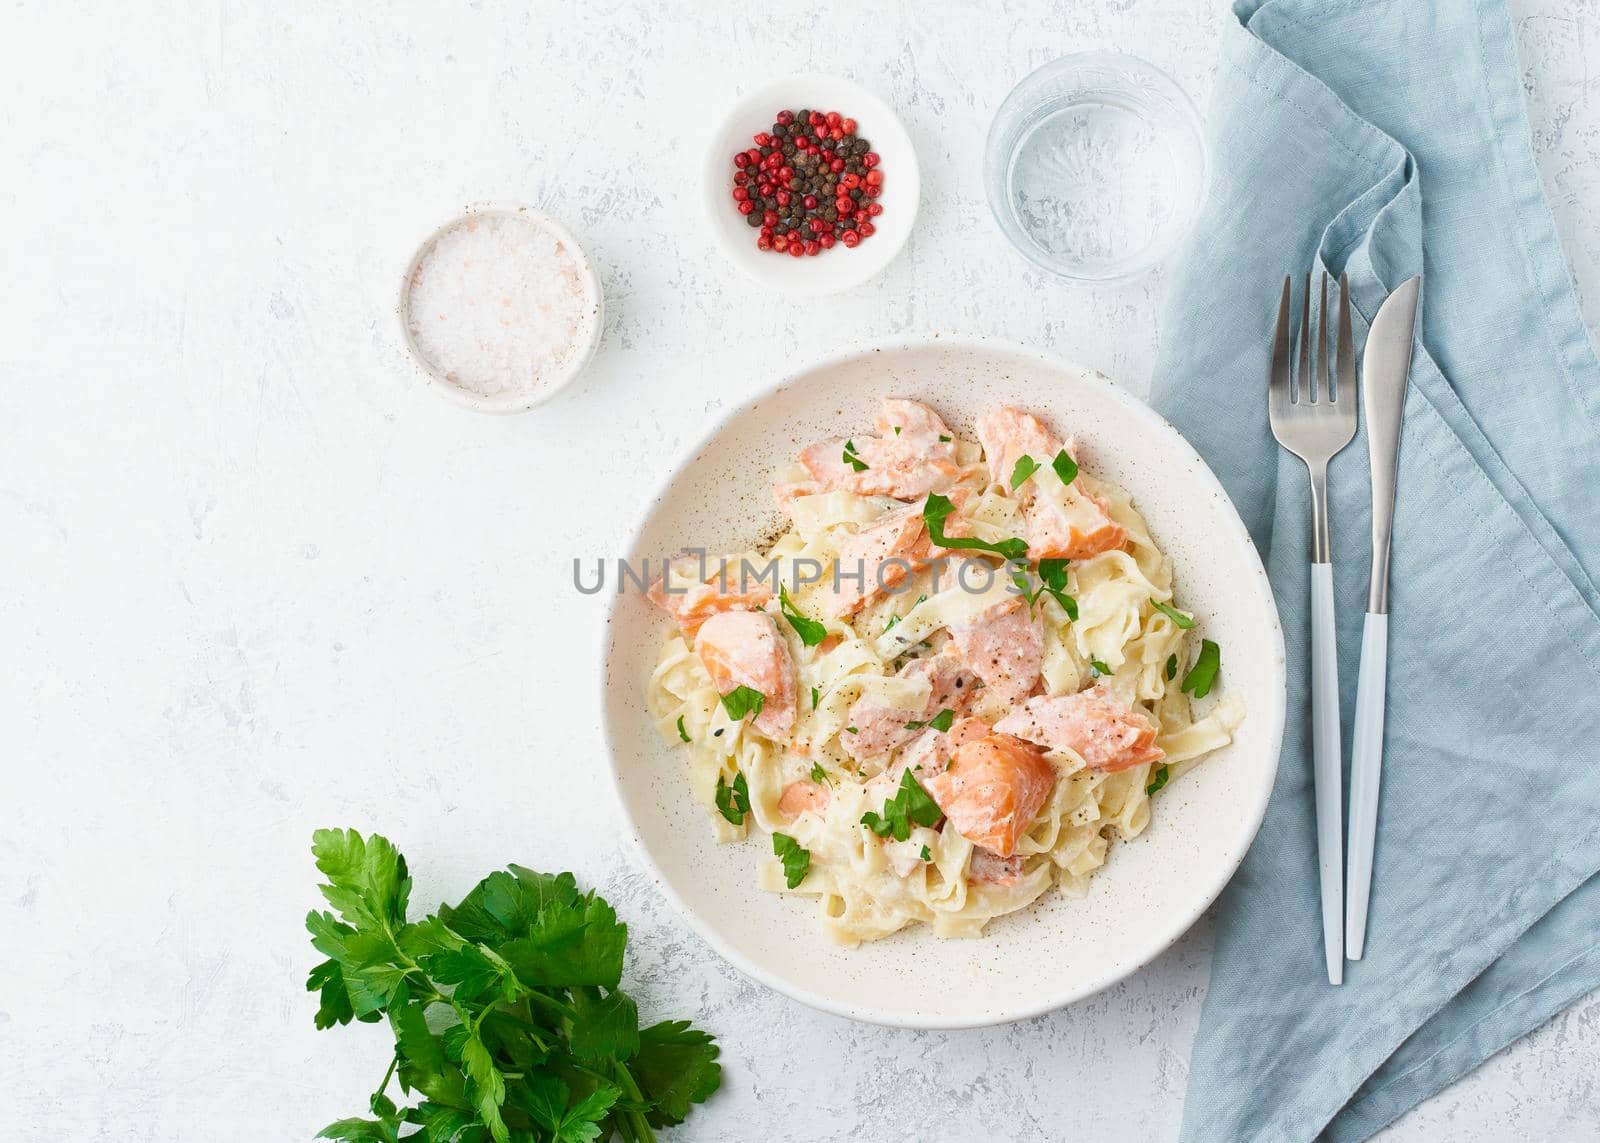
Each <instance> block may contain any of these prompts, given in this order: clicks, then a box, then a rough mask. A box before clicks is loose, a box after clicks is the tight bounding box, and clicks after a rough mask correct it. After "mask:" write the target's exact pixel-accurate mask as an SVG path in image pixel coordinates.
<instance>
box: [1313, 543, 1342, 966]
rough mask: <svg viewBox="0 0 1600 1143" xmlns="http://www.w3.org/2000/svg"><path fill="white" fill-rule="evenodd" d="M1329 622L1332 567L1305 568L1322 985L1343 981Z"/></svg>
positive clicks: (1335, 708)
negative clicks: (1308, 578)
mask: <svg viewBox="0 0 1600 1143" xmlns="http://www.w3.org/2000/svg"><path fill="white" fill-rule="evenodd" d="M1334 630H1335V628H1334V622H1333V565H1332V564H1316V563H1314V564H1312V565H1311V779H1312V783H1313V786H1314V789H1315V794H1316V804H1317V868H1318V873H1319V875H1320V881H1321V884H1322V946H1323V953H1324V954H1325V955H1326V957H1327V961H1328V983H1329V984H1340V983H1342V982H1343V981H1344V929H1343V925H1344V907H1343V902H1342V901H1341V899H1340V897H1341V893H1340V890H1341V886H1342V882H1343V879H1344V855H1343V854H1342V853H1341V852H1340V849H1341V844H1342V842H1343V840H1344V807H1343V804H1342V793H1341V788H1342V786H1343V782H1342V781H1341V779H1342V778H1343V777H1344V765H1343V762H1342V760H1341V755H1340V751H1339V660H1338V645H1337V643H1336V642H1335V637H1334Z"/></svg>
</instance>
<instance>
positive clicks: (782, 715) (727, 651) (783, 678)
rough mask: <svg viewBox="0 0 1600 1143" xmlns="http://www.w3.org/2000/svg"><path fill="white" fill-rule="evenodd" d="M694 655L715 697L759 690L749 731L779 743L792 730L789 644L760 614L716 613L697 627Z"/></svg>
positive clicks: (792, 708)
mask: <svg viewBox="0 0 1600 1143" xmlns="http://www.w3.org/2000/svg"><path fill="white" fill-rule="evenodd" d="M694 649H695V653H696V654H697V655H699V656H700V661H701V662H702V663H704V664H705V668H706V673H708V674H709V675H710V676H711V681H712V683H713V684H714V685H715V686H716V688H717V693H718V694H721V695H726V694H728V693H730V692H731V691H733V690H735V689H736V688H738V687H749V688H751V689H752V690H757V691H760V692H761V696H762V704H761V713H760V714H758V715H756V716H755V728H756V729H757V730H759V731H760V732H761V733H762V734H765V735H766V736H767V737H768V738H771V739H775V740H777V741H782V740H784V739H786V738H788V736H789V732H790V731H791V730H793V729H794V720H795V675H794V663H793V662H792V661H791V660H790V658H789V645H788V644H787V643H785V642H784V640H783V636H781V635H779V634H778V629H777V627H776V626H775V625H774V624H773V621H772V616H770V615H768V614H767V613H766V612H765V611H721V612H718V613H717V614H715V615H713V616H711V617H710V618H709V619H707V620H706V621H705V622H704V623H702V624H701V625H700V633H699V634H698V635H696V636H695V640H694Z"/></svg>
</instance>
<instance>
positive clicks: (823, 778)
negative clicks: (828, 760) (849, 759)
mask: <svg viewBox="0 0 1600 1143" xmlns="http://www.w3.org/2000/svg"><path fill="white" fill-rule="evenodd" d="M811 780H812V781H813V782H815V783H816V784H817V785H819V786H831V785H833V779H832V778H830V777H828V772H827V771H826V770H824V769H823V768H822V763H821V762H813V763H811Z"/></svg>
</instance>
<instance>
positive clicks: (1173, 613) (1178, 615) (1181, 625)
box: [1150, 599, 1194, 631]
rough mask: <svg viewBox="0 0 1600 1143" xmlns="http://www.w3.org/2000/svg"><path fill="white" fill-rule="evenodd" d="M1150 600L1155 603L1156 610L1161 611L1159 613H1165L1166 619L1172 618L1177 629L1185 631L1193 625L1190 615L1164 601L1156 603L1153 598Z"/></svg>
mask: <svg viewBox="0 0 1600 1143" xmlns="http://www.w3.org/2000/svg"><path fill="white" fill-rule="evenodd" d="M1150 602H1151V603H1154V604H1155V608H1156V610H1157V611H1159V612H1161V614H1163V615H1165V616H1166V617H1167V618H1168V619H1170V620H1172V622H1173V623H1175V624H1177V627H1178V630H1179V631H1187V630H1189V629H1190V628H1191V627H1193V626H1194V619H1193V618H1192V617H1191V616H1188V615H1185V614H1184V613H1183V612H1181V611H1179V610H1178V609H1177V608H1176V607H1173V606H1171V605H1170V604H1166V603H1157V602H1156V601H1155V600H1153V599H1152V600H1151V601H1150Z"/></svg>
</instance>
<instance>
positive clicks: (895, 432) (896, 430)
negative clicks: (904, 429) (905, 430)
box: [894, 425, 900, 436]
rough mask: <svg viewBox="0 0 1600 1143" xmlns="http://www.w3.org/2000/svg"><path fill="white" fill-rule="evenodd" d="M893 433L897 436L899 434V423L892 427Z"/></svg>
mask: <svg viewBox="0 0 1600 1143" xmlns="http://www.w3.org/2000/svg"><path fill="white" fill-rule="evenodd" d="M894 435H895V436H899V435H900V426H899V425H896V426H895V427H894Z"/></svg>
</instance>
